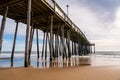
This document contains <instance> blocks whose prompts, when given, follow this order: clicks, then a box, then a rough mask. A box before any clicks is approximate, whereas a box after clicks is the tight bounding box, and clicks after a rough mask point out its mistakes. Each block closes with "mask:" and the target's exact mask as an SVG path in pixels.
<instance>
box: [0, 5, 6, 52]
mask: <svg viewBox="0 0 120 80" xmlns="http://www.w3.org/2000/svg"><path fill="white" fill-rule="evenodd" d="M7 13H8V6H6V9H5V13H4V14H3V18H2V23H1V29H0V53H1V49H2V41H3V34H4V29H5V23H6V17H7Z"/></svg>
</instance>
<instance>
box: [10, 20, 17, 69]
mask: <svg viewBox="0 0 120 80" xmlns="http://www.w3.org/2000/svg"><path fill="white" fill-rule="evenodd" d="M17 32H18V22H16V29H15V34H14V40H13V41H14V42H13V47H12V53H11V67H13V58H14V51H15V45H16V37H17Z"/></svg>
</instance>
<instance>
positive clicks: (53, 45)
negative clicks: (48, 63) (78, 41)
mask: <svg viewBox="0 0 120 80" xmlns="http://www.w3.org/2000/svg"><path fill="white" fill-rule="evenodd" d="M52 49H53V53H52V54H53V55H52V57H53V58H54V59H55V49H54V34H53V35H52Z"/></svg>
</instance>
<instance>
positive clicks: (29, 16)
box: [24, 0, 31, 67]
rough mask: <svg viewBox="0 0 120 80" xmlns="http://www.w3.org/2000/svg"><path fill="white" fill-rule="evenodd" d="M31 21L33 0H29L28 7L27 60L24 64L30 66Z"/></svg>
mask: <svg viewBox="0 0 120 80" xmlns="http://www.w3.org/2000/svg"><path fill="white" fill-rule="evenodd" d="M30 22H31V0H28V8H27V29H26V42H25V61H24V66H25V67H28V66H29V65H30V62H29V59H28V58H29V39H30Z"/></svg>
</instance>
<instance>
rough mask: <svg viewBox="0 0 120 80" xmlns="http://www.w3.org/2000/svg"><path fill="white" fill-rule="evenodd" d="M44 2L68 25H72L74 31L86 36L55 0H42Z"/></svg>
mask: <svg viewBox="0 0 120 80" xmlns="http://www.w3.org/2000/svg"><path fill="white" fill-rule="evenodd" d="M42 1H43V2H44V3H47V4H48V5H49V6H50V7H51V8H52V9H53V10H54V12H55V13H56V14H57V15H59V16H60V17H61V18H62V19H64V21H66V22H67V23H68V24H69V25H70V26H72V29H73V30H75V31H76V32H78V33H80V34H81V36H82V37H83V38H85V39H86V40H87V38H86V36H85V35H84V33H83V32H82V31H81V30H80V29H79V28H78V27H77V26H76V25H75V24H74V23H73V22H72V21H71V19H70V18H69V17H68V16H67V14H66V13H65V12H64V11H63V10H62V9H61V8H60V6H59V5H58V4H57V3H56V2H55V0H42Z"/></svg>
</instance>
